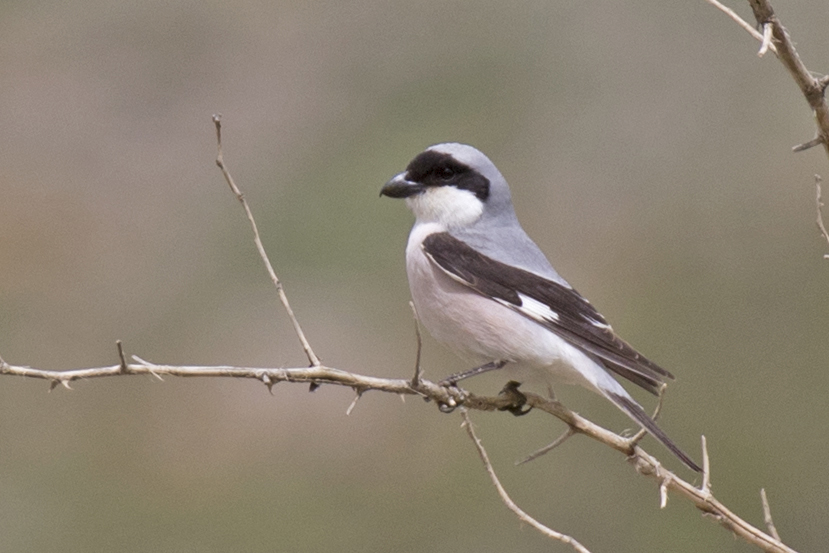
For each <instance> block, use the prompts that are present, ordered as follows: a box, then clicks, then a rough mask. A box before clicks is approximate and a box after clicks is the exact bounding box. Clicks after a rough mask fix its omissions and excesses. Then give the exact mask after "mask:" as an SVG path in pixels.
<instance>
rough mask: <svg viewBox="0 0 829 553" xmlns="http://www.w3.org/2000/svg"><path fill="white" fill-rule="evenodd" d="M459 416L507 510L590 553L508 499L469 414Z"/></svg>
mask: <svg viewBox="0 0 829 553" xmlns="http://www.w3.org/2000/svg"><path fill="white" fill-rule="evenodd" d="M461 415H462V416H463V426H464V428H466V433H467V434H469V437H470V438H471V439H472V443H474V444H475V449H477V450H478V455H479V456H480V457H481V461H483V463H484V468H485V469H486V472H487V474H489V477H490V479H491V480H492V484H493V485H494V486H495V489H496V490H498V495H499V496H501V501H503V502H504V504H505V505H506V506H507V508H508V509H509V510H510V511H512V512H513V513H515V514H516V516H518V519H519V520H520V521H521V522H523V523H525V524H529V525H530V526H532V527H533V528H535V529H536V530H538V531H539V532H541V534H543V535H544V536H546V537H548V538H551V539H554V540H558V541H560V542H562V543H566V544H567V545H570V546H572V547H573V549H575V550H576V551H578V552H579V553H590V551H589V550H588V549H587V548H586V547H584V546H583V545H582V544H580V543H579V542H578V541H576V540H575V539H574V538H572V537H570V536H568V535H566V534H562V533H561V532H556V531H555V530H553V529H552V528H550V527H548V526H545V525H543V524H541V523H540V522H538V521H537V520H536V519H534V518H533V517H531V516H530V515H528V514H527V513H526V512H524V510H522V509H521V507H519V506H518V505H516V504H515V502H514V501H513V500H512V498H510V496H509V494H508V493H507V491H506V490H505V489H504V486H502V485H501V481H500V480H498V475H497V474H495V469H493V468H492V463H491V462H490V460H489V455H487V453H486V450H485V449H484V446H483V444H482V443H481V440H480V439H479V438H478V436H477V435H476V434H475V429H474V428H473V427H472V421H471V420H469V413H468V412H467V410H466V409H463V408H461Z"/></svg>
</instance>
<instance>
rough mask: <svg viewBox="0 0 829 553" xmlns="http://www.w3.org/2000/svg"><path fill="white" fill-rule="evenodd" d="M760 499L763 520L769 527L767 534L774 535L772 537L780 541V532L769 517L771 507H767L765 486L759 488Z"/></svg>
mask: <svg viewBox="0 0 829 553" xmlns="http://www.w3.org/2000/svg"><path fill="white" fill-rule="evenodd" d="M760 499H761V500H762V502H763V521H764V522H765V523H766V528H768V529H769V534H771V535H772V536H774V539H776V540H778V541H780V534H778V533H777V528H776V527H775V526H774V521H773V520H772V518H771V508H770V507H769V498H768V497H766V488H760Z"/></svg>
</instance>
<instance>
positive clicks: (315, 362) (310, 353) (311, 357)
mask: <svg viewBox="0 0 829 553" xmlns="http://www.w3.org/2000/svg"><path fill="white" fill-rule="evenodd" d="M213 124H214V125H215V126H216V144H217V147H218V154H217V155H216V165H218V166H219V169H221V171H222V175H224V178H225V180H226V181H227V184H228V186H230V189H231V190H232V191H233V193H234V194H235V195H236V199H237V200H239V202H240V203H241V204H242V207H244V208H245V214H246V215H247V217H248V222H250V226H251V228H252V229H253V241H254V242H255V243H256V250H257V251H258V252H259V256H260V257H261V258H262V261H263V262H264V263H265V268H267V270H268V275H270V277H271V280H272V281H273V284H274V286H276V291H277V293H278V294H279V301H281V302H282V306H283V307H284V308H285V311H286V312H287V313H288V318H289V319H291V324H292V325H294V332H296V335H297V338H299V342H300V343H301V344H302V349H303V350H305V355H306V356H307V357H308V361H309V362H310V363H311V366H313V367H317V366H319V365H320V360H319V358H318V357H317V356H316V354H314V350H313V349H311V344H310V343H308V340H307V339H306V338H305V333H304V332H302V327H301V326H299V321H298V320H297V318H296V316H295V315H294V310H293V309H291V304H290V303H289V302H288V296H287V295H285V290H284V288H283V287H282V282H281V281H280V280H279V278H277V276H276V272H274V270H273V266H272V265H271V262H270V260H269V259H268V254H267V252H265V246H263V245H262V239H261V238H259V230H258V229H257V228H256V221H255V220H254V219H253V213H252V212H251V210H250V207H249V206H248V202H247V200H245V195H244V194H242V191H241V190H239V187H237V186H236V183H235V182H234V181H233V177H231V176H230V172H229V171H228V170H227V168H226V167H225V162H224V157H223V156H222V115H221V114H219V113H217V114H215V115H213Z"/></svg>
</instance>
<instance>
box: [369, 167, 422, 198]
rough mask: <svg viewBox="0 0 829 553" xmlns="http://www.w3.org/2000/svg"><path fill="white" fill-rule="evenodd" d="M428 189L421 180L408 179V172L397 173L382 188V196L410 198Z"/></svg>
mask: <svg viewBox="0 0 829 553" xmlns="http://www.w3.org/2000/svg"><path fill="white" fill-rule="evenodd" d="M425 189H426V187H425V186H423V185H422V184H420V183H419V182H412V181H410V180H406V173H405V172H403V173H400V174H398V175H395V176H394V177H393V178H392V179H391V180H390V181H389V182H387V183H386V184H384V185H383V188H381V189H380V195H381V196H388V197H389V198H408V197H409V196H414V195H415V194H420V193H421V192H423V191H424V190H425Z"/></svg>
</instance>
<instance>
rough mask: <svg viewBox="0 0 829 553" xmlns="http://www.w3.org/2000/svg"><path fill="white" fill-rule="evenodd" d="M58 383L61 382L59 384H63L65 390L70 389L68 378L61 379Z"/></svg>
mask: <svg viewBox="0 0 829 553" xmlns="http://www.w3.org/2000/svg"><path fill="white" fill-rule="evenodd" d="M60 383H61V384H63V387H64V388H66V389H67V390H71V389H72V387H71V386H70V385H69V381H68V380H61V381H60Z"/></svg>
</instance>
